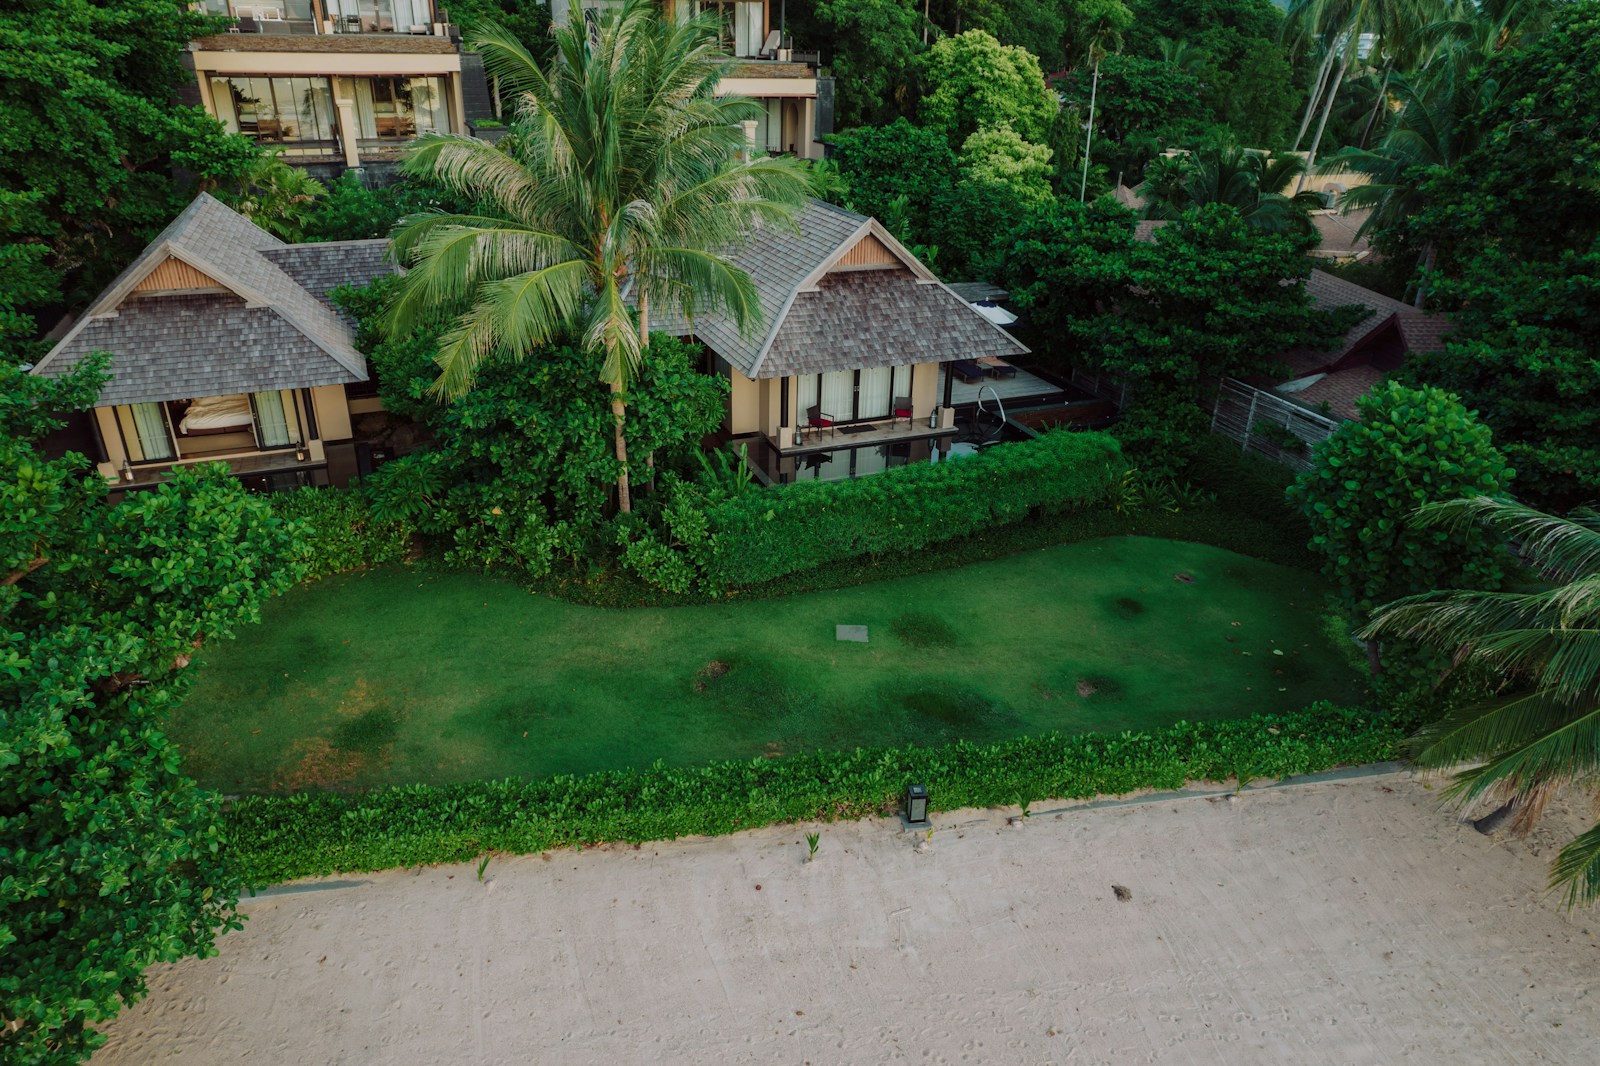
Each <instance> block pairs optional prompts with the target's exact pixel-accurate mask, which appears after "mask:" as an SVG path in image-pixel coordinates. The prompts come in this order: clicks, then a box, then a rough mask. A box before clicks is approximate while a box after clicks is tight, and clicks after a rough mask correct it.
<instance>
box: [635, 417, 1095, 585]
mask: <svg viewBox="0 0 1600 1066" xmlns="http://www.w3.org/2000/svg"><path fill="white" fill-rule="evenodd" d="M1125 465H1126V464H1125V463H1123V461H1122V452H1121V449H1120V447H1119V446H1118V445H1117V442H1116V441H1115V440H1114V439H1113V438H1111V437H1109V436H1106V435H1105V434H1103V433H1069V432H1057V433H1049V434H1046V435H1045V436H1043V437H1041V438H1039V439H1037V440H1032V441H1023V442H1016V443H1011V444H1000V445H995V446H993V447H990V448H985V449H984V450H983V451H982V452H980V453H979V454H977V455H973V456H967V457H963V458H962V459H959V460H957V461H953V462H943V463H913V464H910V465H907V466H902V467H897V468H895V469H892V470H887V471H885V472H883V473H881V474H877V475H874V476H873V477H869V478H860V479H857V480H853V481H828V482H822V481H808V482H802V483H800V484H798V485H790V486H787V487H784V488H781V489H774V490H768V491H765V492H745V493H743V494H740V495H738V496H735V497H733V498H732V499H728V500H724V501H721V502H718V503H713V504H711V505H709V506H706V507H704V508H694V509H692V513H690V514H685V512H684V510H683V509H681V508H669V509H668V514H667V517H668V521H669V522H670V523H671V526H672V532H673V535H674V537H675V538H676V539H677V540H678V542H679V543H680V544H681V545H682V546H683V548H684V550H685V551H686V552H687V553H688V555H689V558H690V560H691V562H692V563H693V565H694V566H695V567H696V568H697V569H698V570H699V572H700V573H701V574H703V575H704V576H705V577H706V578H707V579H709V580H710V581H711V582H712V583H713V584H716V585H723V586H728V585H734V586H737V585H751V584H756V583H758V582H762V581H770V580H772V579H773V578H778V577H783V576H784V575H786V574H793V573H798V572H800V571H803V570H810V569H813V568H815V567H818V566H823V565H826V564H828V563H831V562H836V561H838V560H840V559H849V558H853V557H856V556H863V555H866V556H878V555H882V554H885V553H889V552H908V551H917V550H919V549H921V548H925V547H927V546H928V545H930V544H935V543H938V542H941V541H947V540H951V539H953V538H956V537H961V536H966V535H968V534H971V533H977V532H980V531H983V530H986V529H991V528H993V527H995V526H1000V525H1006V524H1008V523H1011V522H1016V521H1019V520H1021V519H1023V518H1025V517H1027V516H1028V515H1029V514H1030V513H1032V512H1034V511H1035V510H1040V511H1044V512H1047V513H1056V512H1061V511H1066V510H1072V509H1074V508H1080V507H1085V506H1090V505H1093V504H1097V503H1100V502H1102V501H1103V500H1104V499H1105V496H1106V493H1107V492H1108V491H1109V490H1110V488H1111V485H1112V481H1113V479H1114V478H1115V477H1116V476H1117V475H1119V474H1121V472H1122V470H1123V468H1124V467H1125Z"/></svg>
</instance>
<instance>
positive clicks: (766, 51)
mask: <svg viewBox="0 0 1600 1066" xmlns="http://www.w3.org/2000/svg"><path fill="white" fill-rule="evenodd" d="M780 40H781V36H780V34H779V33H778V31H777V30H773V31H772V32H771V33H769V34H767V39H766V40H765V41H763V42H761V50H760V51H758V52H757V53H756V58H757V59H772V58H773V57H774V56H776V55H777V54H778V45H779V42H780Z"/></svg>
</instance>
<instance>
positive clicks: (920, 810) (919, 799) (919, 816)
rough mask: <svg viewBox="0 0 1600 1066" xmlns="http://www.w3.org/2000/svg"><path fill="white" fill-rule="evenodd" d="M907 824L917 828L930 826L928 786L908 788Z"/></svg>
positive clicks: (911, 786)
mask: <svg viewBox="0 0 1600 1066" xmlns="http://www.w3.org/2000/svg"><path fill="white" fill-rule="evenodd" d="M906 822H907V823H908V824H910V825H915V826H926V825H927V824H928V786H927V785H910V786H908V787H907V788H906Z"/></svg>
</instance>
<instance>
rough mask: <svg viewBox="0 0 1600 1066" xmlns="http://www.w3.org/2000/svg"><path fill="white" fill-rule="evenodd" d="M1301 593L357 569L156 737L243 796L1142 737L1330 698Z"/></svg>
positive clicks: (1133, 577)
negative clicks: (545, 581) (603, 581)
mask: <svg viewBox="0 0 1600 1066" xmlns="http://www.w3.org/2000/svg"><path fill="white" fill-rule="evenodd" d="M1180 575H1181V577H1180ZM1324 592H1325V589H1324V587H1323V586H1322V584H1321V582H1320V581H1319V580H1318V579H1317V578H1316V577H1314V576H1313V575H1309V574H1306V573H1303V572H1300V571H1296V570H1291V569H1287V568H1285V567H1281V566H1275V565H1273V564H1270V563H1263V562H1258V561H1256V560H1253V559H1248V558H1245V557H1244V556H1240V555H1235V554H1233V553H1231V552H1226V551H1222V550H1220V549H1217V548H1211V547H1206V546H1204V545H1198V544H1189V543H1180V542H1176V541H1163V540H1153V539H1145V538H1136V537H1122V538H1113V539H1107V540H1098V541H1089V542H1086V543H1078V544H1070V545H1063V546H1061V547H1056V548H1050V549H1046V550H1043V551H1035V552H1030V553H1028V554H1025V555H1019V556H1014V557H1011V558H1008V559H1003V560H999V561H996V562H988V563H980V564H977V565H973V566H968V567H964V568H962V569H960V570H956V571H948V572H941V573H934V574H925V575H922V576H920V577H911V578H901V579H898V580H893V581H887V582H883V583H880V584H876V585H866V586H860V587H856V588H849V589H841V590H837V591H832V592H820V593H811V594H807V595H801V596H794V597H789V598H786V599H767V600H751V601H748V602H739V601H738V600H734V601H731V602H728V603H725V604H718V605H715V606H707V607H680V608H670V609H639V610H629V611H621V610H604V609H599V608H593V607H579V606H574V605H572V604H568V603H565V602H563V601H560V600H556V599H551V598H550V597H548V596H537V595H532V594H530V593H528V592H526V591H523V590H521V589H519V588H518V587H516V586H515V585H512V584H510V583H508V582H504V581H499V580H495V579H492V578H488V577H479V576H470V575H461V574H446V573H414V572H411V571H408V570H403V569H393V570H380V571H375V572H371V573H358V574H350V575H345V576H343V577H337V578H332V579H329V580H326V581H323V582H320V583H318V584H316V585H313V586H311V587H309V588H305V589H301V590H297V591H295V592H293V593H291V594H290V595H288V596H286V597H285V598H283V599H282V600H280V601H278V602H276V603H274V604H272V605H271V607H270V608H269V610H268V611H267V614H266V618H265V622H264V624H263V625H260V626H256V627H252V628H250V629H248V630H247V631H246V632H245V633H244V634H243V635H242V636H241V637H240V638H239V639H238V640H236V641H234V642H233V643H231V644H227V645H224V646H221V647H218V648H216V649H214V650H212V651H210V652H209V653H208V655H207V657H206V661H205V664H204V666H203V667H202V669H201V671H200V676H199V679H198V683H197V684H196V686H195V689H194V692H193V693H192V694H191V695H190V697H189V698H188V699H187V700H186V701H185V703H184V704H183V706H182V707H181V708H179V710H178V711H177V713H176V714H175V716H174V719H173V721H172V723H171V732H172V734H173V735H174V736H175V737H176V738H177V740H178V741H179V742H180V743H181V744H182V746H183V749H184V751H185V753H186V755H187V758H188V764H189V768H190V771H191V772H192V773H193V774H194V775H195V776H196V777H197V778H198V779H199V780H200V781H201V782H202V783H203V784H205V785H207V786H210V787H212V788H216V789H220V790H223V791H227V792H249V791H266V790H286V789H298V788H311V787H331V788H344V787H353V786H366V785H377V784H391V783H407V782H427V783H435V784H437V783H444V782H450V781H462V780H469V779H475V778H485V777H505V776H510V775H518V774H521V775H529V776H543V775H549V774H558V773H583V772H587V771H591V770H597V769H603V768H615V767H629V766H635V767H636V766H647V765H649V764H650V763H652V762H654V761H656V760H657V759H661V760H664V761H666V762H668V763H675V764H693V763H701V762H706V761H709V760H713V759H722V758H738V757H750V756H762V755H766V756H776V755H782V754H784V753H786V752H793V751H798V750H801V749H805V748H817V747H824V748H848V747H855V746H860V745H873V746H876V745H902V744H905V743H908V742H912V741H916V742H921V743H935V742H942V741H947V740H952V739H955V738H958V737H965V738H970V739H973V740H988V739H995V738H1000V737H1007V736H1014V735H1017V734H1022V733H1032V732H1041V731H1045V730H1049V729H1060V730H1067V731H1079V730H1123V729H1129V728H1141V727H1150V726H1161V725H1166V724H1169V723H1171V722H1174V721H1177V720H1178V719H1180V718H1191V719H1193V718H1217V717H1231V716H1238V715H1246V714H1253V713H1257V712H1262V711H1274V710H1286V709H1289V708H1293V707H1299V706H1303V705H1304V704H1306V703H1308V702H1310V701H1311V700H1314V699H1319V698H1328V699H1335V700H1339V699H1346V698H1350V697H1352V696H1353V695H1354V694H1355V692H1356V684H1357V683H1356V680H1355V678H1354V677H1353V676H1352V674H1351V673H1350V671H1349V670H1348V669H1347V668H1346V667H1345V666H1344V665H1343V663H1342V662H1341V660H1340V659H1339V657H1338V655H1337V654H1336V652H1335V651H1334V649H1332V648H1330V647H1329V646H1328V644H1327V642H1326V640H1325V639H1324V638H1323V637H1322V636H1321V634H1320V633H1319V631H1318V628H1317V622H1316V609H1317V607H1318V606H1319V605H1320V603H1321V600H1322V596H1323V595H1324ZM838 623H846V624H864V625H867V626H869V627H870V632H871V641H870V642H869V643H867V644H848V643H840V642H838V641H836V640H835V639H834V626H835V625H836V624H838Z"/></svg>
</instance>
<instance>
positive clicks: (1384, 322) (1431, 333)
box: [1306, 270, 1450, 363]
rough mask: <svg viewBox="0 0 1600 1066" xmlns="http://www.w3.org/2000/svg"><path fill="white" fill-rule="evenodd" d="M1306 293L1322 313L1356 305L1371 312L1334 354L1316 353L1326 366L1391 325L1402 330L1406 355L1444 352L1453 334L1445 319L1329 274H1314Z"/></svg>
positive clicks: (1308, 279) (1332, 352)
mask: <svg viewBox="0 0 1600 1066" xmlns="http://www.w3.org/2000/svg"><path fill="white" fill-rule="evenodd" d="M1306 292H1307V294H1309V295H1310V297H1311V299H1312V301H1313V302H1314V303H1315V304H1316V305H1317V307H1318V308H1319V309H1320V310H1323V311H1332V310H1334V309H1335V308H1339V307H1349V306H1351V305H1356V306H1359V307H1365V308H1367V310H1369V311H1371V312H1372V313H1371V314H1369V315H1367V317H1366V318H1364V319H1362V320H1361V321H1360V322H1357V323H1356V324H1355V325H1354V326H1352V327H1351V328H1350V331H1349V332H1348V333H1346V334H1345V335H1344V337H1343V338H1341V339H1340V342H1339V344H1338V345H1337V346H1335V347H1334V348H1333V349H1332V350H1330V351H1328V352H1322V353H1315V354H1316V355H1318V356H1320V357H1322V359H1323V361H1324V362H1327V363H1336V362H1338V361H1339V360H1340V359H1342V358H1343V357H1344V356H1345V355H1346V354H1348V353H1349V352H1350V351H1351V349H1353V348H1355V347H1357V346H1358V345H1360V344H1361V343H1362V342H1364V341H1366V340H1367V339H1368V338H1370V337H1374V336H1376V335H1377V333H1378V331H1379V330H1380V329H1383V328H1385V327H1387V326H1389V325H1390V323H1393V325H1394V326H1395V328H1397V329H1398V330H1399V333H1400V337H1401V340H1402V341H1403V342H1404V344H1405V349H1406V351H1410V352H1424V353H1427V352H1437V351H1440V350H1442V349H1443V348H1444V337H1445V334H1446V333H1448V332H1449V330H1450V321H1449V319H1447V318H1445V317H1444V316H1442V315H1432V314H1428V313H1427V312H1426V311H1418V310H1417V309H1416V308H1415V307H1412V306H1411V305H1410V304H1404V303H1401V302H1400V301H1399V300H1395V299H1392V298H1390V297H1388V296H1385V295H1383V294H1382V293H1381V292H1373V291H1372V290H1371V289H1367V288H1363V287H1362V286H1360V285H1357V284H1356V283H1355V282H1352V281H1345V280H1344V279H1343V278H1341V277H1337V276H1335V275H1333V274H1330V273H1328V272H1327V271H1326V270H1312V271H1311V275H1310V277H1308V278H1307V279H1306Z"/></svg>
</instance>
